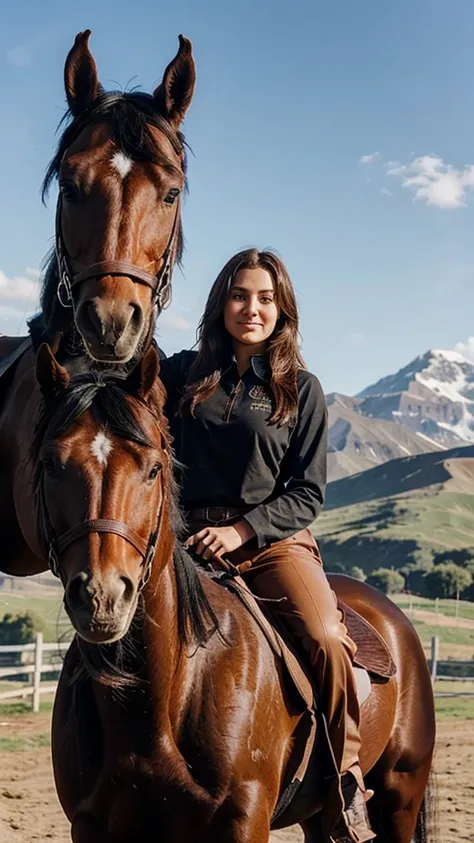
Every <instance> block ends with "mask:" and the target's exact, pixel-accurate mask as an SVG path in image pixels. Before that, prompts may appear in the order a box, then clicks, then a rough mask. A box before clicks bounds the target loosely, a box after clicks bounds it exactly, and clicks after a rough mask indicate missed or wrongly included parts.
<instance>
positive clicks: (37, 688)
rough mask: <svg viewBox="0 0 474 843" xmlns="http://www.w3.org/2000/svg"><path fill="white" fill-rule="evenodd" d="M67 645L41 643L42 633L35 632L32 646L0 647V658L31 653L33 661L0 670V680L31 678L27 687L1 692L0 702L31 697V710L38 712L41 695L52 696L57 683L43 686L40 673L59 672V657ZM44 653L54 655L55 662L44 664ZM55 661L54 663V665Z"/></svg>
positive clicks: (14, 645)
mask: <svg viewBox="0 0 474 843" xmlns="http://www.w3.org/2000/svg"><path fill="white" fill-rule="evenodd" d="M68 647H69V642H68V643H64V644H63V643H61V644H59V643H56V644H45V643H44V642H43V633H42V632H37V633H36V639H35V642H34V644H5V645H2V646H0V656H1V655H2V654H3V653H6V654H10V653H12V654H13V653H19V654H23V653H31V655H32V656H33V659H34V661H33V662H30V663H26V664H21V665H8V666H6V667H2V668H0V679H5V678H10V677H14V676H24V675H25V674H26V675H30V674H31V676H32V682H31V684H29V685H24V686H23V687H21V688H14V689H12V690H11V691H1V692H0V701H3V700H13V699H18V698H20V699H24V698H25V697H32V708H33V711H34V712H38V711H39V707H40V697H41V694H53V693H54V692H55V691H56V688H57V685H58V683H57V682H54V683H51V682H49V683H47V684H44V683H42V682H41V674H42V673H55V672H58V671H59V672H60V671H61V668H62V659H61V656H62V655H64V653H65V652H66V650H67V648H68ZM45 653H56V654H57V657H58V658H57V660H54V659H53V661H51V662H44V661H43V656H44V654H45ZM55 661H56V663H55Z"/></svg>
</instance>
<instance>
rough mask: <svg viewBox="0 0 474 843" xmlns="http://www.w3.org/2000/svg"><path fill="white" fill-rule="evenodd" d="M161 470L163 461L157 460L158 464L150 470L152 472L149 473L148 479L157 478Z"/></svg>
mask: <svg viewBox="0 0 474 843" xmlns="http://www.w3.org/2000/svg"><path fill="white" fill-rule="evenodd" d="M160 471H161V463H159V462H157V463H156V465H154V466H153V468H152V470H151V471H150V473H149V475H148V479H149V480H156V478H157V477H158V475H159V473H160Z"/></svg>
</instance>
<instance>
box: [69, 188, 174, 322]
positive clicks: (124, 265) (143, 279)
mask: <svg viewBox="0 0 474 843" xmlns="http://www.w3.org/2000/svg"><path fill="white" fill-rule="evenodd" d="M62 207H63V203H62V196H61V193H60V194H59V198H58V203H57V206H56V246H55V249H56V261H57V266H58V275H59V283H58V286H57V290H56V295H57V297H58V300H59V303H60V304H61V305H62V306H63V307H74V300H73V297H72V291H73V288H74V287H75V286H77V285H78V284H81V283H82V281H87V279H89V278H101V277H104V276H106V275H126V276H127V277H129V278H131V279H132V280H133V281H134V282H135V283H137V284H144V285H145V286H147V287H150V288H151V290H152V293H153V296H152V303H153V305H157V306H158V308H159V309H160V310H161V309H162V308H163V303H164V301H165V297H166V293H167V291H168V289H169V286H170V284H171V274H172V269H173V256H174V254H175V252H176V240H177V237H178V230H179V210H180V202H179V200H178V202H177V203H176V213H175V217H174V220H173V227H172V229H171V234H170V237H169V240H168V243H167V245H166V248H165V251H164V252H163V255H162V256H161V259H162V261H163V265H162V267H161V269H160V271H159V272H158V273H157V274H156V275H152V274H151V273H150V272H146V271H145V270H144V269H141V267H139V266H135V264H133V263H129V262H128V261H118V260H105V261H99V262H98V263H93V264H91V265H90V266H87V267H85V268H84V269H82V270H81V271H80V272H76V273H73V272H72V270H71V267H70V257H69V255H68V252H67V249H66V247H65V245H64V240H63V236H62V231H61V213H62Z"/></svg>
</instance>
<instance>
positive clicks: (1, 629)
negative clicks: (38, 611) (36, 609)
mask: <svg viewBox="0 0 474 843" xmlns="http://www.w3.org/2000/svg"><path fill="white" fill-rule="evenodd" d="M34 639H35V622H34V618H33V617H32V616H31V615H30V613H29V612H25V613H24V614H22V615H12V614H11V613H10V612H7V614H6V615H4V616H3V618H2V620H1V621H0V644H31V642H32V641H34Z"/></svg>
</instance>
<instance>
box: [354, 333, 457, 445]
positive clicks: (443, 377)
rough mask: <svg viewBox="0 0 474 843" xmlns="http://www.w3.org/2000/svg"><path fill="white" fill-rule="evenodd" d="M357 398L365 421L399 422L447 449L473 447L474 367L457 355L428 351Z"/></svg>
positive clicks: (448, 352) (363, 391) (368, 388)
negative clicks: (370, 418)
mask: <svg viewBox="0 0 474 843" xmlns="http://www.w3.org/2000/svg"><path fill="white" fill-rule="evenodd" d="M357 398H361V399H362V402H361V404H360V405H359V411H360V412H361V413H363V414H364V415H367V416H375V417H377V418H385V419H393V420H396V421H400V422H401V423H402V424H404V425H406V427H409V428H410V429H411V430H413V431H416V432H418V433H422V434H425V435H427V436H429V437H430V438H431V439H435V440H436V441H438V442H440V443H441V444H443V445H445V446H447V447H449V445H451V444H455V441H456V440H457V441H458V442H463V441H464V442H474V364H473V363H472V362H471V361H470V360H468V359H467V357H464V356H463V355H462V354H459V353H458V352H457V351H441V350H437V349H435V350H432V351H427V352H426V354H423V355H422V356H420V357H417V358H416V359H415V360H413V361H412V362H411V363H409V364H408V366H405V367H404V368H403V369H400V370H399V371H398V372H397V373H396V374H394V375H389V376H388V377H385V378H382V379H381V380H379V381H377V383H375V384H373V385H372V386H368V387H367V388H366V389H364V390H362V392H360V393H359V394H358V396H357Z"/></svg>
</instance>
